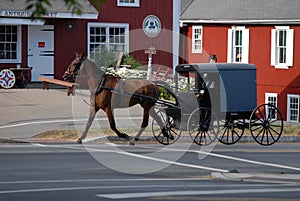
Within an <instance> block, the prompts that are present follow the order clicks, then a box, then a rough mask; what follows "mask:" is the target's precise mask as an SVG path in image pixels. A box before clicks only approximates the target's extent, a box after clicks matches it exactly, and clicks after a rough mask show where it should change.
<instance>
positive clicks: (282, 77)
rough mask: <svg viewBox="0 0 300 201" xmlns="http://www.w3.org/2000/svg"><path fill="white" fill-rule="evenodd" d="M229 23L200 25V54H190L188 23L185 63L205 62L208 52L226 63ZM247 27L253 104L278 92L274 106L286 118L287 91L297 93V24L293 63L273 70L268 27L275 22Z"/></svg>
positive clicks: (299, 49)
mask: <svg viewBox="0 0 300 201" xmlns="http://www.w3.org/2000/svg"><path fill="white" fill-rule="evenodd" d="M230 28H231V25H222V26H212V25H203V50H204V51H203V54H192V47H191V40H190V39H191V38H192V26H188V27H187V28H185V33H186V35H187V37H188V40H189V41H188V42H186V41H185V43H186V44H184V42H182V44H183V46H186V47H187V49H186V50H184V49H183V50H181V51H187V52H188V53H187V54H186V61H187V62H188V63H201V62H207V61H208V57H209V55H211V54H216V55H217V58H218V62H227V41H228V40H227V37H228V36H227V35H228V29H230ZM246 28H247V29H249V30H250V36H249V37H250V38H249V40H250V41H249V63H253V64H255V65H256V67H257V104H261V103H264V102H265V93H277V94H278V107H279V109H280V111H281V112H282V115H283V116H284V119H286V116H287V112H286V110H287V94H298V95H300V60H299V59H298V56H297V55H300V45H298V44H300V34H299V33H300V26H290V28H291V29H294V66H293V67H291V68H289V69H275V67H274V66H271V30H272V29H274V28H275V25H274V26H273V25H272V26H271V25H267V26H253V25H251V26H246Z"/></svg>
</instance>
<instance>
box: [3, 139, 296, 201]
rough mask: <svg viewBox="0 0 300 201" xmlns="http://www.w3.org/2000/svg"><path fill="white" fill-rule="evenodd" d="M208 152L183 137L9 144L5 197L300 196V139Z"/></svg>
mask: <svg viewBox="0 0 300 201" xmlns="http://www.w3.org/2000/svg"><path fill="white" fill-rule="evenodd" d="M206 151H208V150H203V149H200V147H199V146H194V145H192V146H190V145H188V146H186V144H180V143H178V144H177V145H176V146H168V147H163V146H162V145H158V144H138V145H136V146H134V147H132V146H128V145H122V144H119V145H116V144H90V143H89V144H85V145H74V144H1V145H0V161H1V165H0V200H1V201H12V200H13V201H22V200H24V201H48V200H49V201H55V200H60V201H61V200H64V201H65V200H70V201H76V200H78V201H79V200H80V201H82V200H88V201H94V200H95V201H98V200H230V201H234V200H250V201H252V200H275V201H276V200H299V197H300V176H299V175H300V162H299V154H300V149H299V144H276V145H274V146H271V147H262V146H259V145H256V144H236V145H233V146H224V145H217V146H216V147H214V148H213V149H212V150H211V151H208V152H206ZM234 169H235V170H237V171H238V172H239V173H229V170H234Z"/></svg>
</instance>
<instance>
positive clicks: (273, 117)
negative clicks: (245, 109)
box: [249, 104, 283, 146]
mask: <svg viewBox="0 0 300 201" xmlns="http://www.w3.org/2000/svg"><path fill="white" fill-rule="evenodd" d="M249 130H250V132H251V135H252V137H253V138H254V140H255V141H256V142H257V143H259V144H261V145H265V146H268V145H272V144H274V143H275V142H277V141H278V140H279V138H280V136H281V134H282V131H283V120H282V115H281V113H280V111H279V110H278V108H276V107H275V106H274V105H272V104H262V105H259V106H257V107H256V108H255V109H254V110H253V112H252V114H251V116H250V124H249Z"/></svg>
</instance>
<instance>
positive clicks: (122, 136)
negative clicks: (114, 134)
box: [118, 133, 130, 140]
mask: <svg viewBox="0 0 300 201" xmlns="http://www.w3.org/2000/svg"><path fill="white" fill-rule="evenodd" d="M118 137H119V138H123V139H126V140H129V139H130V138H129V135H127V134H125V133H121V134H120V135H118Z"/></svg>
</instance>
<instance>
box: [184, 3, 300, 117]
mask: <svg viewBox="0 0 300 201" xmlns="http://www.w3.org/2000/svg"><path fill="white" fill-rule="evenodd" d="M299 9H300V1H298V0H284V1H283V0H265V1H263V2H262V1H261V0H243V1H240V0H226V1H219V0H182V7H181V11H182V12H181V17H180V18H181V19H180V23H181V33H182V34H183V35H185V36H186V38H184V39H182V40H181V50H180V51H181V53H180V55H181V60H180V62H181V63H201V62H207V61H208V60H209V56H210V55H212V54H215V55H216V56H217V62H228V63H253V64H255V65H256V67H257V104H261V103H264V102H266V103H273V104H275V105H277V107H278V108H279V110H280V111H281V112H282V115H283V116H284V118H285V120H287V121H291V122H299V121H300V112H299V108H300V60H299V59H298V56H297V55H299V54H300V45H299V44H300V43H299V42H300V13H299ZM245 90H247V89H245ZM237 98H238V94H237Z"/></svg>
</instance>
